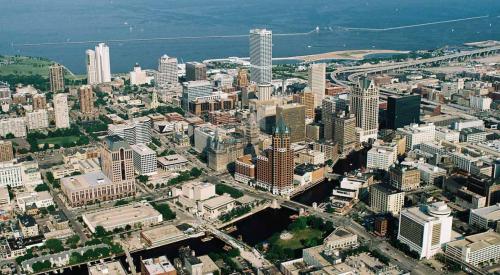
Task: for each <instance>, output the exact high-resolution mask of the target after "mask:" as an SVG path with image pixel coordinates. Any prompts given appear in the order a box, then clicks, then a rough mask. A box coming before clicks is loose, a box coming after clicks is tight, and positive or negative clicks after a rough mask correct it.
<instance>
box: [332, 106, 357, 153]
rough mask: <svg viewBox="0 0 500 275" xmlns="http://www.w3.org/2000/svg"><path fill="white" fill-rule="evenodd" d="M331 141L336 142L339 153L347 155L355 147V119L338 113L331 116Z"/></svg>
mask: <svg viewBox="0 0 500 275" xmlns="http://www.w3.org/2000/svg"><path fill="white" fill-rule="evenodd" d="M332 124H333V133H332V136H333V141H335V142H337V144H338V147H339V152H340V153H342V154H345V155H347V154H349V152H351V151H352V150H354V148H355V147H356V117H354V115H353V114H345V113H344V112H339V113H337V114H336V115H333V123H332Z"/></svg>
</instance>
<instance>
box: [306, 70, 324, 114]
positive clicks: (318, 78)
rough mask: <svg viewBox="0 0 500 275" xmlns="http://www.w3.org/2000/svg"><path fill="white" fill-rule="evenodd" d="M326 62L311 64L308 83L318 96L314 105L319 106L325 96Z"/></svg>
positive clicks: (315, 95)
mask: <svg viewBox="0 0 500 275" xmlns="http://www.w3.org/2000/svg"><path fill="white" fill-rule="evenodd" d="M325 83H326V64H325V63H318V64H311V65H310V66H309V78H308V85H309V88H310V89H311V91H312V92H313V94H314V97H315V98H316V103H315V105H314V107H318V106H319V105H320V104H321V102H322V101H323V98H325V89H326V84H325Z"/></svg>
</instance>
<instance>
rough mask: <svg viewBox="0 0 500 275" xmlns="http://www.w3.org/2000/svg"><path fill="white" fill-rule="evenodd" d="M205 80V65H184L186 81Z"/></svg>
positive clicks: (189, 63)
mask: <svg viewBox="0 0 500 275" xmlns="http://www.w3.org/2000/svg"><path fill="white" fill-rule="evenodd" d="M197 80H207V65H205V64H203V63H200V62H187V63H186V81H197Z"/></svg>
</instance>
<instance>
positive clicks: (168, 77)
mask: <svg viewBox="0 0 500 275" xmlns="http://www.w3.org/2000/svg"><path fill="white" fill-rule="evenodd" d="M155 82H156V85H157V86H160V87H162V86H165V85H167V84H169V83H170V84H177V83H178V82H179V79H178V76H177V58H175V57H170V56H168V55H166V54H165V55H163V56H162V57H160V59H159V60H158V73H156V75H155Z"/></svg>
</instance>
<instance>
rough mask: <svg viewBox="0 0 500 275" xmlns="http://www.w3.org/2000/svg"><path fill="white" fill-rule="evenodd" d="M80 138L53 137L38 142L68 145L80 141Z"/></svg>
mask: <svg viewBox="0 0 500 275" xmlns="http://www.w3.org/2000/svg"><path fill="white" fill-rule="evenodd" d="M78 139H79V137H77V136H68V137H52V138H44V139H39V140H37V143H38V144H54V145H55V144H59V145H62V144H65V143H66V144H67V143H73V142H76V141H78Z"/></svg>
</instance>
